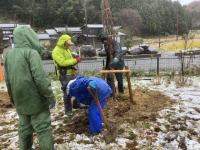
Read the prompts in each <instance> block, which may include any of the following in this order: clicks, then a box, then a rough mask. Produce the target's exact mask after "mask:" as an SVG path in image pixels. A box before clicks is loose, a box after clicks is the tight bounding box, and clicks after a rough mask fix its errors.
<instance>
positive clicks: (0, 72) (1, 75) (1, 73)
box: [0, 62, 4, 82]
mask: <svg viewBox="0 0 200 150" xmlns="http://www.w3.org/2000/svg"><path fill="white" fill-rule="evenodd" d="M0 79H1V82H3V81H4V79H3V70H2V67H1V62H0Z"/></svg>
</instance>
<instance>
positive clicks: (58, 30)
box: [54, 27, 82, 32]
mask: <svg viewBox="0 0 200 150" xmlns="http://www.w3.org/2000/svg"><path fill="white" fill-rule="evenodd" d="M54 29H55V30H56V31H57V32H65V31H66V28H65V27H55V28H54ZM67 30H69V31H72V32H82V31H81V27H67Z"/></svg>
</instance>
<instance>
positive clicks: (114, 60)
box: [110, 58, 118, 69]
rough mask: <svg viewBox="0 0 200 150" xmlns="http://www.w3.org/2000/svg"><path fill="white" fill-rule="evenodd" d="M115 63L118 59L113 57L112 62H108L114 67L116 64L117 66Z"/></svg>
mask: <svg viewBox="0 0 200 150" xmlns="http://www.w3.org/2000/svg"><path fill="white" fill-rule="evenodd" d="M117 63H118V59H117V58H114V59H113V62H111V63H110V67H111V68H114V69H115V68H116V66H117Z"/></svg>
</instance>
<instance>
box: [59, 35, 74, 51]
mask: <svg viewBox="0 0 200 150" xmlns="http://www.w3.org/2000/svg"><path fill="white" fill-rule="evenodd" d="M70 39H71V37H70V36H69V35H66V34H64V35H62V36H61V37H60V38H59V40H58V43H57V46H60V47H62V48H64V49H66V47H65V46H64V44H65V41H68V40H70Z"/></svg>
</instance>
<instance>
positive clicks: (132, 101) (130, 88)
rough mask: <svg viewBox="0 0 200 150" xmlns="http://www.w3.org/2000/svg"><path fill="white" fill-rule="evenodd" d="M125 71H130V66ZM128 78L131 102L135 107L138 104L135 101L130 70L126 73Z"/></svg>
mask: <svg viewBox="0 0 200 150" xmlns="http://www.w3.org/2000/svg"><path fill="white" fill-rule="evenodd" d="M125 69H126V70H129V68H128V66H125ZM126 78H127V82H128V90H129V95H130V100H131V103H132V104H133V105H135V104H136V103H135V101H134V100H133V91H132V86H131V79H130V70H129V72H127V73H126Z"/></svg>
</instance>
